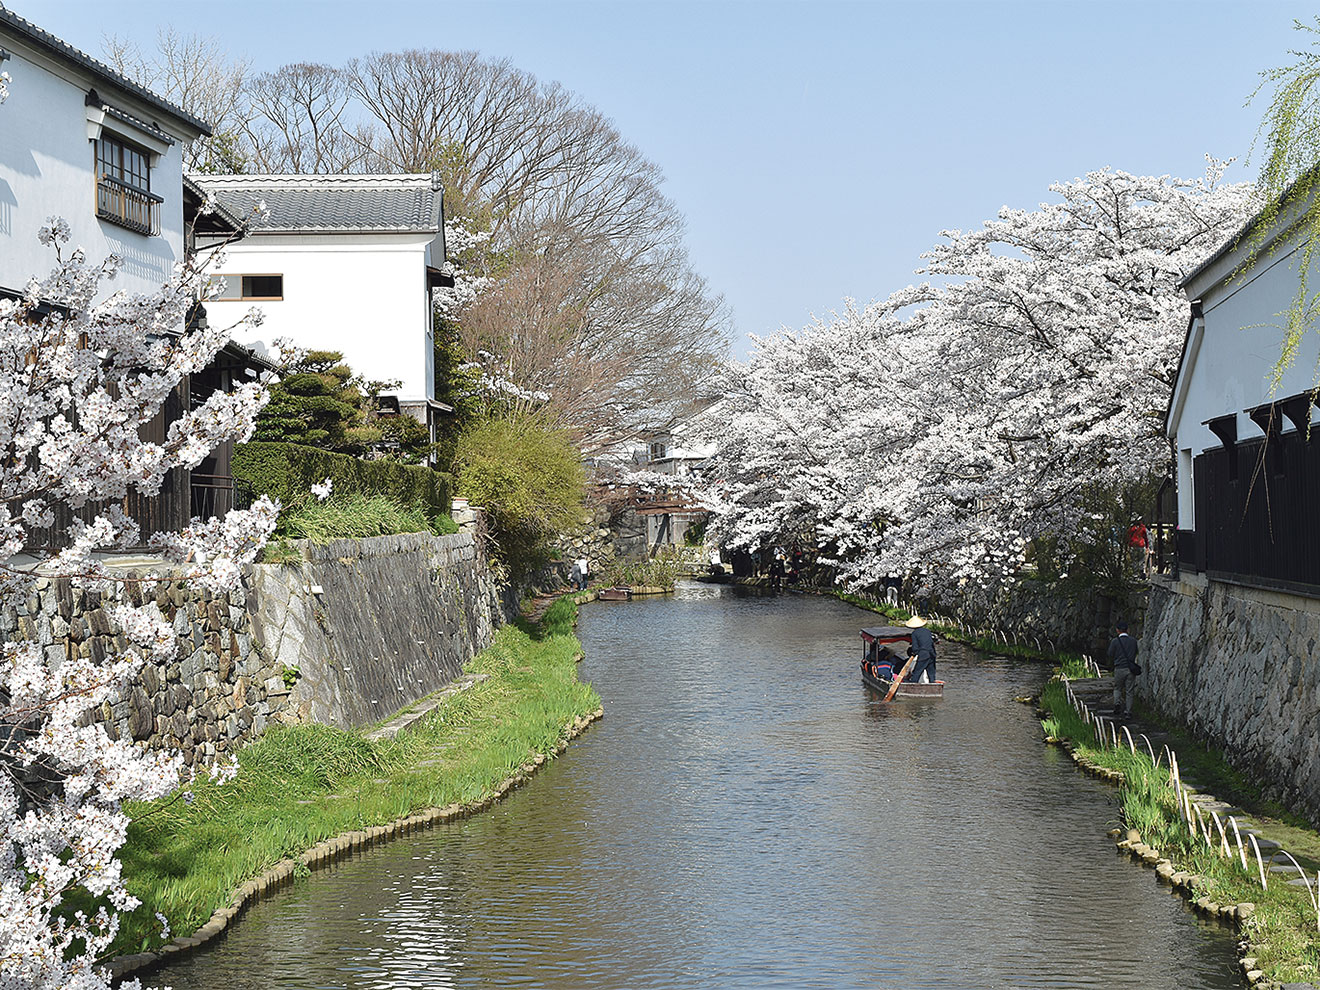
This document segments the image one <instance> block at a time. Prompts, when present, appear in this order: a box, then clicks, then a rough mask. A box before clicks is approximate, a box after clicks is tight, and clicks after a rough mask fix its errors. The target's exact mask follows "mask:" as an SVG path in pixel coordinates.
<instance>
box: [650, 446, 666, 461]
mask: <svg viewBox="0 0 1320 990" xmlns="http://www.w3.org/2000/svg"><path fill="white" fill-rule="evenodd" d="M664 458H665V445H664V444H663V443H653V444H651V460H653V461H662V460H664Z"/></svg>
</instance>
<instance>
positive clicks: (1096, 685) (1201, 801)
mask: <svg viewBox="0 0 1320 990" xmlns="http://www.w3.org/2000/svg"><path fill="white" fill-rule="evenodd" d="M1070 683H1071V684H1072V689H1073V694H1074V695H1076V697H1077V699H1078V700H1079V701H1081V702H1082V703H1083V704H1085V705H1086V707H1087V708H1089V709H1090V710H1091V712H1092V713H1093V714H1096V715H1104V716H1106V717H1108V716H1110V714H1111V713H1112V712H1113V710H1114V678H1113V677H1112V676H1106V677H1096V678H1085V679H1082V680H1076V681H1071V682H1070ZM1118 724H1119V725H1120V726H1124V725H1125V726H1127V730H1128V732H1130V733H1131V734H1132V739H1133V741H1134V742H1135V744H1136V746H1137V748H1138V749H1141V750H1144V749H1145V748H1146V742H1145V740H1149V741H1150V747H1151V749H1152V750H1153V751H1154V753H1155V755H1156V756H1157V757H1159V758H1160V759H1161V760H1163V758H1164V747H1165V746H1168V747H1169V748H1170V749H1173V751H1174V752H1175V753H1176V752H1177V748H1176V746H1175V741H1174V739H1173V738H1172V737H1171V736H1170V735H1169V734H1168V733H1167V732H1165V731H1164V730H1163V729H1161V728H1159V727H1158V726H1157V725H1155V724H1154V723H1152V722H1147V721H1144V720H1143V719H1141V718H1139V717H1137V716H1132V717H1130V718H1126V719H1122V720H1120V721H1119V723H1118ZM1143 736H1144V737H1145V738H1144V739H1143ZM1119 738H1120V740H1121V741H1122V742H1123V743H1124V744H1126V742H1127V736H1125V735H1124V734H1123V731H1122V729H1121V728H1120V729H1119ZM1163 765H1167V763H1165V764H1163ZM1182 785H1183V789H1184V790H1185V791H1187V792H1188V794H1189V796H1190V798H1191V800H1192V803H1193V804H1195V805H1196V806H1197V807H1199V808H1200V809H1201V812H1202V814H1204V815H1205V818H1206V822H1207V823H1210V822H1211V821H1212V819H1211V818H1210V814H1209V813H1210V812H1212V811H1213V812H1214V813H1215V814H1217V815H1218V816H1219V820H1220V821H1221V822H1223V824H1224V828H1225V830H1226V831H1227V832H1228V833H1229V836H1228V837H1229V845H1230V846H1234V842H1233V838H1232V830H1231V828H1230V827H1229V822H1228V819H1229V818H1230V817H1231V818H1233V820H1234V821H1235V822H1236V823H1237V826H1238V830H1239V831H1240V832H1241V833H1242V841H1243V843H1244V845H1246V848H1247V851H1248V857H1250V855H1251V851H1250V845H1249V844H1247V843H1248V840H1247V836H1248V835H1254V836H1255V837H1256V845H1257V846H1258V847H1259V848H1260V854H1261V857H1262V859H1263V860H1264V862H1265V868H1266V870H1267V872H1269V873H1270V874H1271V875H1272V876H1278V877H1279V878H1280V879H1283V878H1287V879H1286V882H1287V883H1288V884H1290V885H1292V886H1295V887H1305V886H1306V885H1307V881H1306V880H1304V879H1302V877H1301V876H1300V875H1299V874H1300V873H1301V870H1300V869H1299V868H1298V867H1297V866H1296V865H1295V864H1294V863H1293V862H1292V861H1291V859H1290V858H1289V857H1288V856H1287V855H1285V854H1284V851H1283V849H1282V847H1281V846H1280V845H1279V843H1278V842H1276V841H1275V840H1273V839H1270V838H1267V837H1266V836H1265V835H1264V834H1263V833H1262V831H1261V826H1260V824H1259V823H1258V822H1257V821H1256V820H1255V819H1254V818H1253V817H1252V816H1251V814H1250V813H1249V812H1246V811H1244V810H1243V809H1242V808H1239V807H1236V806H1234V805H1231V804H1229V803H1228V802H1226V801H1220V800H1219V799H1218V798H1216V797H1215V796H1214V795H1213V794H1206V793H1202V791H1201V788H1200V787H1199V786H1198V785H1197V784H1196V783H1194V782H1193V781H1191V780H1188V779H1187V777H1185V776H1183V777H1182ZM1311 882H1312V883H1315V882H1316V880H1315V878H1312V879H1311ZM1299 985H1301V986H1309V985H1310V984H1299Z"/></svg>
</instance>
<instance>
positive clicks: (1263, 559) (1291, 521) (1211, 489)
mask: <svg viewBox="0 0 1320 990" xmlns="http://www.w3.org/2000/svg"><path fill="white" fill-rule="evenodd" d="M1193 478H1194V479H1195V481H1194V485H1195V491H1194V501H1195V519H1196V529H1195V530H1194V531H1186V530H1182V531H1179V533H1178V558H1179V562H1180V564H1181V566H1182V567H1183V568H1184V569H1187V570H1197V571H1205V572H1206V573H1208V574H1210V575H1211V576H1212V577H1223V578H1228V579H1233V580H1241V581H1246V582H1247V583H1252V584H1260V585H1263V586H1267V587H1278V588H1282V589H1284V590H1296V591H1302V592H1304V593H1308V594H1314V593H1316V592H1317V591H1320V516H1317V513H1316V508H1317V506H1320V437H1317V438H1315V439H1314V440H1312V441H1310V442H1308V441H1307V439H1306V436H1305V434H1304V433H1303V432H1300V431H1295V432H1289V433H1284V434H1282V435H1280V434H1278V433H1274V434H1272V435H1271V436H1270V437H1269V439H1268V440H1267V439H1266V438H1264V437H1260V438H1256V439H1252V440H1244V441H1241V442H1238V443H1235V444H1233V445H1231V446H1229V445H1224V446H1221V447H1215V448H1212V449H1210V450H1207V451H1205V452H1204V453H1202V454H1201V455H1200V456H1198V457H1197V458H1196V460H1195V463H1194V465H1193Z"/></svg>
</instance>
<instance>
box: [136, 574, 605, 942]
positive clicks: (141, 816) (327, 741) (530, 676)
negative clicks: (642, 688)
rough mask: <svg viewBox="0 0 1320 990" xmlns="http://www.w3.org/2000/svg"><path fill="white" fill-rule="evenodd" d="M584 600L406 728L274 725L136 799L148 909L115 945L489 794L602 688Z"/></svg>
mask: <svg viewBox="0 0 1320 990" xmlns="http://www.w3.org/2000/svg"><path fill="white" fill-rule="evenodd" d="M576 620H577V605H576V604H575V602H574V601H573V599H572V598H571V597H565V598H561V599H560V600H559V601H557V602H556V603H555V604H554V605H552V606H551V607H550V608H549V609H548V610H546V612H545V614H544V615H543V616H542V618H541V620H540V622H539V623H538V625H537V626H536V627H535V628H532V627H529V626H527V625H524V624H519V625H516V626H506V627H505V628H503V629H501V630H499V632H498V633H496V635H495V641H494V643H493V644H492V645H491V646H490V647H489V648H488V649H486V650H483V651H482V652H481V653H479V654H478V655H477V656H476V657H474V658H473V659H472V661H471V662H469V663H468V665H467V667H466V671H467V672H468V673H479V674H486V675H487V679H486V680H485V681H482V682H480V683H479V684H477V685H475V686H473V687H472V688H470V689H468V690H467V691H465V692H462V693H461V694H458V695H455V696H453V697H451V698H449V699H448V700H446V701H445V702H444V703H442V704H441V705H439V706H438V707H437V708H436V709H435V710H434V711H432V712H430V713H428V714H427V715H426V716H425V717H424V718H423V719H421V720H419V721H418V722H417V723H415V724H414V725H413V726H412V727H411V728H410V729H408V730H407V731H406V732H403V733H400V734H399V735H398V736H396V737H395V738H393V739H390V740H384V741H381V742H378V743H372V742H368V741H367V740H366V739H365V738H364V736H363V734H362V733H361V732H358V731H352V732H346V731H343V730H340V729H334V728H330V727H328V726H322V725H308V726H297V727H289V728H277V729H272V730H270V731H268V732H267V733H265V734H264V735H263V736H262V737H261V738H259V739H258V740H257V741H256V742H254V743H252V744H251V745H249V746H248V747H246V748H245V749H244V750H243V751H242V752H241V753H240V754H239V765H240V770H239V773H238V776H237V778H236V779H235V780H233V781H232V782H230V783H229V784H226V785H224V786H222V787H217V786H214V785H211V784H209V783H204V784H199V786H197V787H196V788H194V793H195V799H194V800H193V801H192V803H191V804H188V803H185V802H184V801H181V800H177V799H169V800H166V801H165V802H155V803H151V804H140V805H134V806H131V807H130V808H129V814H130V816H131V817H132V818H133V824H132V825H131V826H130V828H129V837H128V843H127V845H126V846H125V847H124V849H123V852H122V855H121V858H122V860H123V863H124V874H125V877H126V878H127V881H128V887H129V889H130V890H131V891H132V892H133V893H134V894H136V895H137V896H138V897H140V898H141V899H142V902H143V906H142V907H141V908H139V909H138V910H137V911H135V912H134V913H133V914H131V915H127V916H125V918H124V928H123V931H122V933H121V936H120V938H119V940H118V942H117V944H116V946H115V948H114V954H121V953H133V952H139V951H143V950H145V949H150V948H154V947H155V946H157V945H159V944H160V943H161V942H162V941H163V940H162V939H161V938H160V935H159V931H158V925H157V924H156V922H155V921H154V919H153V917H152V916H153V912H156V911H159V912H161V913H162V914H164V915H165V916H166V917H167V918H168V919H169V923H170V927H171V929H172V930H173V932H174V933H175V934H186V933H190V932H192V931H194V930H196V929H197V927H198V926H199V925H201V924H202V923H203V922H204V921H206V920H207V919H208V918H209V917H210V916H211V913H212V912H213V911H214V910H215V909H216V908H217V907H218V906H220V905H221V904H222V903H224V902H225V901H227V900H228V898H229V896H230V894H231V893H232V892H233V891H234V890H235V889H236V888H237V887H238V886H240V885H241V884H242V883H244V882H245V881H246V880H248V879H250V878H252V877H254V876H256V875H258V874H259V873H261V872H262V871H263V870H265V869H267V868H268V867H270V866H272V865H273V864H275V863H277V862H278V861H279V860H281V859H284V858H285V857H291V856H296V855H298V854H299V853H301V852H303V851H305V850H307V849H309V848H311V847H312V846H314V845H315V844H316V843H318V842H320V841H321V840H323V839H327V838H331V837H333V836H336V835H340V834H342V833H344V832H348V831H352V830H358V829H363V828H368V827H371V826H375V825H384V824H387V823H389V822H391V821H394V820H395V819H398V818H401V817H404V816H406V815H409V814H412V813H413V812H415V811H418V810H420V809H423V808H428V807H440V806H444V805H448V804H452V803H468V802H474V801H477V800H479V799H481V798H482V797H483V796H484V795H486V794H488V793H489V792H490V791H491V790H492V789H493V788H494V787H495V785H497V784H498V783H499V782H501V781H503V780H504V779H506V778H508V777H509V776H511V775H512V774H513V773H514V771H515V770H516V768H518V767H519V766H520V765H522V764H523V763H525V762H526V761H527V760H528V759H529V757H533V756H535V755H536V754H538V753H540V754H546V755H551V754H553V752H554V749H555V746H556V743H557V742H558V740H559V738H560V736H561V735H562V733H563V731H564V727H565V726H566V725H567V724H568V723H570V722H572V721H573V720H574V719H576V718H578V717H579V716H583V715H586V714H588V713H589V712H592V711H594V710H595V709H596V708H597V707H598V706H599V704H600V698H599V697H598V696H597V694H596V692H595V690H594V689H593V688H592V687H591V685H590V684H583V683H580V682H579V681H578V679H577V663H576V661H577V657H578V652H579V650H580V649H581V644H580V643H579V642H578V639H577V637H576V636H575V635H574V634H573V626H574V624H575V622H576Z"/></svg>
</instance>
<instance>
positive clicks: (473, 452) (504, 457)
mask: <svg viewBox="0 0 1320 990" xmlns="http://www.w3.org/2000/svg"><path fill="white" fill-rule="evenodd" d="M454 471H455V473H456V475H457V477H458V491H459V494H461V495H463V496H464V497H465V498H467V499H468V500H469V501H470V502H471V503H472V504H473V505H479V506H482V507H483V508H484V509H486V511H487V512H488V513H489V514H490V519H491V523H492V526H493V528H494V530H495V535H496V538H497V539H498V541H499V544H500V546H501V547H502V549H503V550H504V553H505V554H506V556H507V557H508V558H509V559H510V560H511V561H513V562H514V563H516V564H519V565H528V564H531V563H532V562H534V560H535V558H536V554H537V551H538V550H539V549H541V548H542V547H543V546H544V543H545V541H546V539H547V538H548V537H549V536H551V535H552V534H554V533H557V532H560V531H562V530H566V529H569V528H571V527H572V526H574V525H576V524H577V523H579V522H580V521H581V516H582V497H583V491H584V485H585V480H584V479H585V473H584V471H583V468H582V453H581V451H579V450H578V449H577V447H576V446H575V445H574V444H573V441H572V440H571V439H570V438H569V436H568V434H567V433H565V432H563V431H562V430H551V429H547V428H546V427H544V426H542V425H541V424H540V423H538V422H537V421H536V419H535V417H534V416H528V415H514V416H508V417H496V418H491V419H484V420H480V421H479V422H477V423H475V424H474V425H473V426H472V427H471V428H470V429H468V430H467V431H466V432H465V433H463V435H462V436H460V437H459V439H458V446H457V452H456V455H455V458H454Z"/></svg>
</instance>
